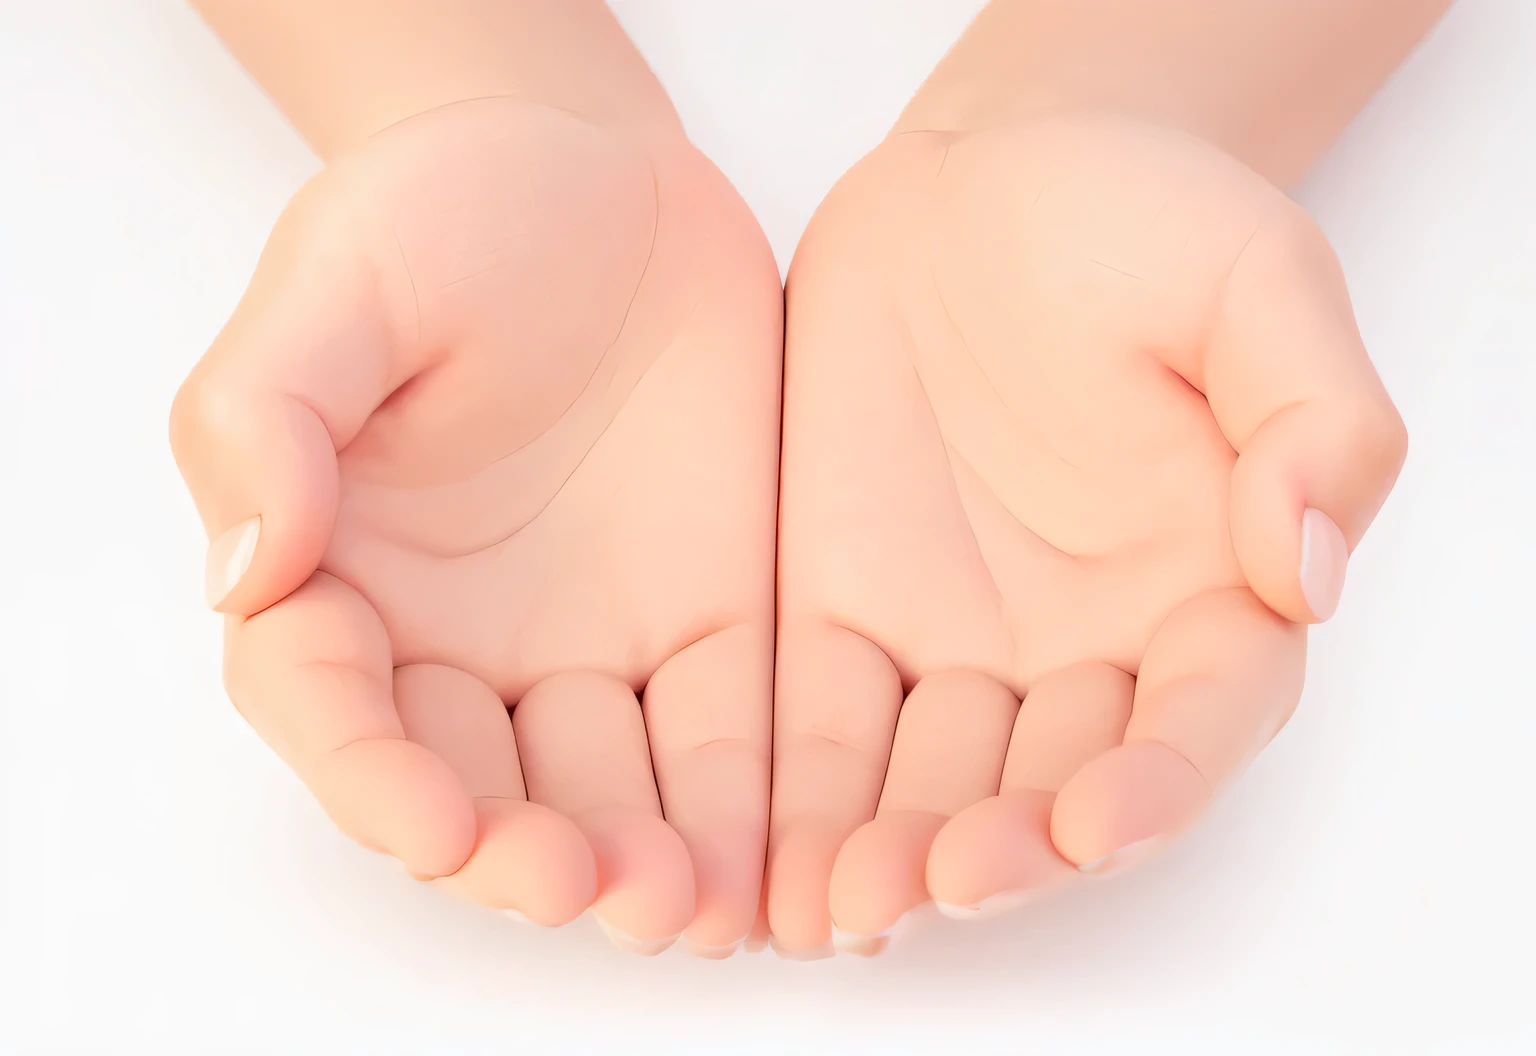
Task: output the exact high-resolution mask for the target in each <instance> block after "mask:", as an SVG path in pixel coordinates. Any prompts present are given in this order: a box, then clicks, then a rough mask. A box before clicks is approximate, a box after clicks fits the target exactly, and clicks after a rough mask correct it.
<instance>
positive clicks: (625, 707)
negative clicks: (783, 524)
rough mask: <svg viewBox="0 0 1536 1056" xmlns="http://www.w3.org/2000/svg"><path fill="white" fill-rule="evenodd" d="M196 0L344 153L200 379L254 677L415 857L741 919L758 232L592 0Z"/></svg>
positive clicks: (283, 727)
mask: <svg viewBox="0 0 1536 1056" xmlns="http://www.w3.org/2000/svg"><path fill="white" fill-rule="evenodd" d="M200 6H201V7H202V8H203V10H204V12H205V14H206V15H207V16H208V17H209V19H210V21H211V22H212V23H213V24H214V26H215V28H217V29H218V30H219V31H220V32H221V33H222V34H223V35H224V36H225V37H226V39H227V40H228V41H229V42H230V44H231V47H232V48H233V49H234V50H235V52H236V54H237V55H238V56H239V57H240V58H241V59H242V61H245V62H246V63H247V65H248V66H249V67H250V68H251V69H252V71H253V72H254V73H255V74H256V75H257V76H258V78H259V79H261V80H262V82H263V84H264V85H265V86H267V87H268V89H269V90H270V91H271V92H272V94H273V96H274V97H275V98H276V99H277V100H278V101H279V102H280V103H281V104H282V105H284V106H285V108H286V109H287V110H288V112H289V113H290V115H291V116H293V117H294V119H295V121H296V123H297V124H298V125H299V127H300V130H301V131H303V132H304V133H305V134H306V136H308V137H309V138H310V140H311V142H312V143H314V144H315V145H316V148H317V149H318V150H320V151H321V153H322V155H323V156H324V157H325V158H326V160H327V163H328V164H327V167H326V168H325V170H324V171H323V172H322V173H321V174H320V175H319V176H318V177H316V179H315V180H313V181H312V182H311V183H310V184H308V185H307V186H306V187H305V188H304V189H303V190H301V191H300V192H299V194H298V195H297V196H296V197H295V199H294V201H293V202H292V204H291V205H290V206H289V208H288V209H287V210H286V211H285V212H284V214H283V216H282V218H281V219H280V220H279V222H278V224H277V227H276V228H275V229H274V231H273V234H272V237H271V240H270V242H269V244H268V246H267V249H266V251H265V252H264V254H263V257H262V260H261V263H260V264H259V266H258V269H257V273H256V275H255V277H254V279H253V280H252V283H251V287H250V289H249V290H248V291H247V293H246V295H245V297H244V299H243V300H242V301H241V303H240V306H239V307H238V309H237V310H236V312H235V314H234V316H233V318H232V319H231V320H230V322H229V324H228V325H227V326H226V328H225V329H224V331H223V332H222V333H221V334H220V335H219V338H218V340H217V341H216V342H215V343H214V346H213V347H212V348H211V349H210V351H209V352H208V354H207V356H206V357H205V358H204V360H203V361H202V362H201V363H199V365H198V366H197V368H196V369H195V370H194V371H193V373H192V375H191V376H190V377H189V378H188V380H187V382H186V384H185V386H184V387H183V389H182V391H181V393H180V394H179V395H178V398H177V401H176V405H175V409H174V412H173V419H172V439H173V447H174V449H175V451H176V455H177V459H178V463H179V464H180V465H181V467H182V470H183V473H184V475H185V476H186V478H187V481H188V484H189V487H190V488H191V490H192V493H193V495H194V497H195V498H196V500H197V503H198V508H199V510H200V512H201V514H202V516H203V518H204V521H205V523H206V525H207V527H208V530H209V535H210V538H211V539H213V540H214V542H213V544H212V547H211V549H210V566H209V573H210V575H209V583H210V587H209V592H210V598H209V600H210V603H211V604H213V605H214V606H215V607H216V608H217V609H218V610H219V611H221V612H224V613H226V614H227V620H226V673H227V684H228V687H229V690H230V694H231V697H232V699H233V700H234V701H235V703H236V705H237V707H239V708H240V710H241V711H242V713H243V714H245V715H246V716H247V718H248V719H249V720H250V721H251V723H252V725H253V726H254V727H255V728H256V729H257V731H258V732H259V733H261V735H262V736H263V737H264V738H265V739H266V740H267V741H268V742H269V743H271V744H272V745H273V747H274V748H275V749H276V750H277V751H278V752H279V753H280V754H282V756H283V757H284V758H285V759H286V760H287V761H288V762H289V763H290V764H291V765H292V766H293V767H294V769H295V770H296V771H297V772H298V774H299V775H300V776H301V777H303V778H304V780H305V781H306V782H307V783H308V784H309V785H310V787H311V788H312V789H313V790H314V792H315V794H316V796H317V797H318V798H319V800H320V802H321V803H322V804H323V805H324V806H325V808H326V809H327V810H328V811H329V812H330V814H331V815H332V817H334V818H335V820H336V821H337V823H338V824H339V825H340V827H341V828H342V829H343V830H344V831H346V832H347V833H349V834H350V835H352V836H353V837H354V838H356V839H358V840H359V841H360V842H362V843H364V844H365V845H368V846H371V847H374V848H376V849H379V850H382V851H386V852H388V853H390V854H393V855H395V856H397V857H398V858H399V859H400V860H401V861H402V862H403V863H404V864H405V866H406V867H407V868H408V869H409V870H410V871H411V872H412V873H414V874H416V875H417V876H420V877H422V878H436V879H437V882H439V883H440V884H442V885H444V886H445V887H448V888H451V889H452V890H454V891H455V892H457V893H459V894H461V895H463V896H465V897H467V898H470V899H473V900H475V901H478V902H481V903H484V904H486V905H489V906H494V907H498V908H504V909H509V910H516V911H518V912H520V913H521V914H523V915H525V916H527V917H529V918H531V919H533V920H534V921H536V922H539V923H542V924H560V923H564V922H565V921H568V920H570V919H572V918H573V917H575V916H576V915H578V914H580V913H581V912H582V911H583V910H585V909H586V908H587V907H588V906H589V905H590V906H592V907H593V908H594V909H595V912H596V914H597V915H598V917H599V919H600V920H601V921H602V922H603V923H604V924H605V926H606V927H607V929H608V930H609V932H610V934H611V935H612V937H613V938H614V940H615V942H616V943H617V944H619V945H620V946H621V947H623V948H625V949H629V950H632V951H634V952H640V953H654V952H659V950H660V949H662V948H665V946H666V945H668V944H670V942H671V941H672V940H673V938H674V937H675V936H677V935H678V934H679V933H680V932H684V931H685V930H686V933H687V936H686V937H687V940H688V942H689V944H690V945H691V946H692V947H693V948H694V949H695V951H696V952H700V953H702V954H704V955H707V956H721V955H725V954H728V953H729V952H730V951H731V950H732V949H733V948H734V946H735V944H737V943H738V942H739V940H741V938H742V937H743V936H744V935H745V934H746V933H747V931H748V929H749V928H750V926H751V925H752V923H753V919H754V916H755V915H756V913H757V910H758V905H759V894H760V888H761V876H762V862H763V847H764V843H765V833H766V823H767V820H766V814H767V789H768V746H769V732H770V707H771V701H770V693H771V655H772V635H773V593H772V591H773V579H772V577H773V571H772V570H773V561H774V527H775V523H774V522H775V501H776V496H775V487H776V476H777V456H778V422H779V376H780V352H781V346H782V342H781V310H782V302H781V300H780V293H779V287H778V280H777V273H776V269H775V266H774V262H773V260H772V256H771V254H770V252H769V250H768V247H767V245H766V242H765V240H764V239H763V237H762V234H761V232H760V231H759V229H758V228H757V226H756V224H755V222H754V221H753V219H752V217H751V216H750V214H749V213H748V211H747V209H746V207H745V206H744V205H743V203H742V202H741V201H740V199H739V198H738V197H737V195H736V194H735V192H734V190H733V189H732V188H731V187H730V185H729V184H728V183H727V182H726V180H725V179H724V178H723V177H722V176H721V175H720V174H719V173H718V171H716V170H715V169H714V167H713V166H712V165H710V163H709V162H708V161H707V160H706V159H704V158H703V157H702V156H701V155H700V154H699V153H698V152H697V151H696V150H695V149H694V148H693V147H692V146H691V145H690V144H689V143H688V141H687V139H686V137H685V136H684V134H683V132H682V130H681V128H680V127H679V126H678V124H677V121H676V117H675V115H674V114H673V113H672V111H671V108H670V105H669V104H668V103H667V102H666V99H665V97H664V95H663V94H662V93H661V90H660V88H659V86H658V85H657V84H656V83H655V81H654V79H653V78H652V77H651V76H650V74H649V71H647V70H646V69H645V67H644V63H643V62H642V61H640V59H639V57H638V55H636V54H635V53H634V52H633V49H632V48H630V46H629V44H628V41H627V40H625V39H624V37H623V34H622V33H621V32H620V31H619V30H618V27H617V26H616V24H614V23H613V21H612V19H611V16H609V15H608V13H607V11H606V8H605V7H604V6H603V5H602V4H600V3H596V2H593V3H569V4H553V3H550V4H525V5H502V4H496V3H488V2H473V0H462V2H458V0H456V2H451V3H445V4H438V5H431V6H428V5H399V4H385V5H376V4H360V3H357V2H353V0H334V2H329V3H324V4H313V3H299V2H298V0H291V2H281V3H273V4H270V5H262V6H261V7H260V8H257V7H255V6H254V5H247V4H235V3H227V2H212V0H210V2H206V3H204V4H202V5H200ZM498 34H499V36H497V35H498ZM316 42H319V43H316ZM498 42H499V43H498ZM402 55H403V56H408V57H409V56H414V57H415V59H414V60H412V61H403V60H402V59H401V58H400V57H401V56H402Z"/></svg>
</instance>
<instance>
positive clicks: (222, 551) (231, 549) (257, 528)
mask: <svg viewBox="0 0 1536 1056" xmlns="http://www.w3.org/2000/svg"><path fill="white" fill-rule="evenodd" d="M260 535H261V518H260V517H252V518H251V519H250V520H248V521H241V522H240V523H239V524H237V525H235V526H234V527H233V528H229V529H227V530H225V531H224V532H223V534H221V535H220V536H219V537H218V538H217V539H215V540H214V541H213V542H212V543H211V544H210V545H209V547H208V563H207V565H206V567H205V568H204V570H203V591H204V593H205V595H206V597H207V599H208V607H209V608H211V609H216V608H218V607H219V604H220V603H221V602H223V600H224V599H225V598H227V597H229V592H230V591H232V590H234V589H235V585H236V584H237V583H239V582H240V577H241V576H244V575H245V570H246V569H248V568H250V567H251V558H253V557H255V556H256V540H257V538H259V537H260Z"/></svg>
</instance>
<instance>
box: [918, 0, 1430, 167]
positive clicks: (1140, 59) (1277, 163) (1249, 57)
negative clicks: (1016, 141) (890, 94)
mask: <svg viewBox="0 0 1536 1056" xmlns="http://www.w3.org/2000/svg"><path fill="white" fill-rule="evenodd" d="M1447 4H1448V0H1294V2H1287V3H1276V2H1274V0H993V2H992V3H990V4H988V5H987V7H986V8H985V9H983V11H982V12H981V14H980V15H978V16H977V18H976V21H975V22H974V23H973V24H972V25H971V27H970V28H969V29H968V30H967V31H966V32H965V34H964V35H963V36H962V37H961V38H960V40H959V41H958V42H957V43H956V45H955V47H954V48H953V49H952V50H951V51H950V53H949V54H948V55H946V56H945V58H944V59H943V61H941V62H940V63H939V65H938V67H937V68H936V69H935V70H934V72H933V75H932V76H931V77H930V78H929V80H928V81H927V83H925V84H924V85H923V87H922V88H921V89H920V90H919V91H918V93H917V95H916V96H915V97H914V98H913V100H912V102H911V103H910V104H909V105H908V107H907V109H906V110H905V111H904V112H903V114H902V116H901V118H900V120H898V122H897V125H896V129H895V131H897V132H902V131H913V130H917V129H924V128H927V129H935V130H949V131H976V130H979V129H983V128H988V127H995V126H996V125H999V124H1006V123H1011V122H1017V121H1021V120H1027V119H1028V118H1030V117H1031V116H1036V115H1041V114H1049V113H1059V112H1063V111H1097V112H1112V113H1118V114H1122V115H1125V116H1127V117H1131V118H1138V119H1141V120H1145V121H1150V122H1154V123H1158V124H1162V125H1167V126H1171V127H1174V128H1178V129H1180V130H1183V131H1185V132H1188V133H1190V134H1192V135H1195V136H1198V137H1200V138H1202V139H1205V140H1207V141H1209V142H1211V143H1212V144H1214V145H1215V146H1217V147H1219V148H1221V149H1222V150H1224V151H1226V152H1227V153H1228V154H1231V155H1232V156H1234V157H1236V158H1237V159H1238V160H1240V161H1242V162H1244V163H1245V164H1247V165H1248V166H1249V167H1251V168H1253V169H1254V170H1255V171H1257V172H1259V173H1260V174H1261V175H1263V176H1265V177H1266V178H1268V179H1269V180H1271V181H1272V182H1274V183H1276V184H1278V185H1280V186H1282V187H1286V186H1290V185H1291V184H1293V183H1294V182H1295V181H1296V180H1298V179H1299V178H1300V177H1301V176H1302V175H1303V174H1304V173H1305V172H1306V171H1307V169H1308V168H1310V167H1311V165H1312V164H1313V162H1315V161H1316V159H1317V158H1318V157H1319V156H1320V155H1321V154H1322V152H1323V151H1324V150H1326V149H1327V147H1328V145H1329V144H1330V143H1331V142H1332V141H1333V140H1334V138H1335V137H1336V136H1337V135H1338V134H1339V133H1340V132H1341V131H1342V130H1343V129H1344V127H1345V126H1346V125H1347V124H1348V123H1349V121H1350V120H1351V118H1353V116H1354V115H1355V113H1356V112H1357V111H1358V110H1359V109H1360V108H1361V107H1362V106H1364V105H1365V102H1366V100H1367V99H1369V98H1370V95H1371V94H1372V93H1373V92H1374V91H1375V90H1376V88H1377V87H1378V86H1379V85H1380V84H1381V82H1382V81H1383V80H1384V79H1385V78H1386V77H1387V75H1388V74H1389V73H1390V72H1391V70H1392V68H1393V67H1394V66H1396V65H1397V63H1398V62H1400V61H1401V60H1402V58H1403V56H1404V55H1406V54H1407V53H1408V51H1409V50H1410V49H1411V48H1412V47H1413V45H1414V43H1415V42H1417V41H1418V40H1419V38H1420V37H1422V36H1423V35H1424V33H1425V32H1427V31H1428V30H1429V28H1430V26H1431V25H1433V24H1434V22H1435V20H1436V19H1437V18H1438V17H1439V15H1440V14H1441V13H1442V12H1443V11H1444V9H1445V7H1446V6H1447Z"/></svg>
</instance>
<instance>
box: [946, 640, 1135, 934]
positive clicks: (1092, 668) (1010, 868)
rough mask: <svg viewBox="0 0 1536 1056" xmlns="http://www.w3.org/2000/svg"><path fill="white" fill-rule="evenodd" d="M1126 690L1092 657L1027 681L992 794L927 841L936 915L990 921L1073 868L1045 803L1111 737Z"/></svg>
mask: <svg viewBox="0 0 1536 1056" xmlns="http://www.w3.org/2000/svg"><path fill="white" fill-rule="evenodd" d="M1134 689H1135V680H1134V679H1133V678H1132V677H1131V676H1130V675H1128V674H1127V673H1126V672H1124V671H1121V670H1120V669H1118V668H1115V667H1113V666H1111V665H1109V664H1106V663H1100V662H1095V661H1089V662H1084V663H1080V664H1074V665H1072V666H1070V667H1065V668H1061V669H1060V670H1057V671H1053V672H1050V673H1048V674H1046V675H1043V676H1042V677H1041V678H1039V679H1038V680H1037V681H1036V682H1035V684H1034V685H1032V686H1030V687H1029V692H1028V693H1027V694H1026V695H1025V697H1024V702H1023V704H1022V705H1021V706H1020V708H1019V711H1018V718H1017V719H1016V720H1015V721H1014V723H1013V730H1012V734H1011V736H1010V738H1009V742H1008V756H1007V760H1006V762H1005V764H1004V766H1003V773H1002V779H1001V781H1000V782H999V789H998V792H997V794H996V795H995V796H991V797H988V798H986V799H983V800H981V801H980V802H978V803H976V804H975V805H973V806H971V807H969V808H967V809H966V810H963V811H961V812H960V813H958V814H956V815H955V817H954V818H952V819H951V820H950V821H949V823H948V824H946V825H945V826H944V828H942V829H941V830H939V833H938V835H937V836H936V837H935V838H934V841H933V848H932V850H931V851H930V853H929V856H928V867H927V886H928V891H929V894H931V895H932V896H933V899H934V901H935V903H936V904H937V905H938V908H939V911H940V912H941V913H943V914H944V915H945V916H948V917H953V918H955V919H958V920H979V919H986V918H990V917H992V916H996V915H997V914H999V913H1002V912H1006V911H1008V910H1011V909H1013V908H1015V907H1017V906H1019V905H1021V904H1023V903H1024V902H1027V901H1030V900H1031V899H1033V898H1036V897H1039V896H1040V895H1042V894H1045V893H1047V892H1049V891H1052V890H1054V889H1056V888H1058V887H1060V886H1061V885H1062V884H1064V883H1066V882H1068V881H1070V880H1072V879H1073V878H1074V877H1076V876H1077V875H1078V874H1077V870H1076V869H1075V868H1074V867H1073V865H1072V864H1071V863H1069V862H1067V861H1066V860H1065V859H1064V858H1062V857H1061V855H1060V854H1059V853H1057V851H1056V848H1055V847H1054V846H1053V845H1052V843H1051V834H1050V821H1051V808H1052V806H1053V805H1054V803H1055V799H1056V793H1057V791H1058V790H1059V789H1060V788H1061V787H1062V786H1063V785H1064V784H1065V783H1066V782H1067V781H1068V779H1069V778H1070V777H1071V776H1072V775H1073V774H1074V773H1076V772H1077V771H1078V770H1079V769H1080V768H1081V767H1083V766H1084V765H1085V764H1086V763H1088V762H1090V761H1091V760H1093V759H1095V758H1097V757H1098V756H1099V755H1101V754H1103V753H1104V752H1106V751H1108V750H1109V749H1111V748H1113V747H1114V746H1116V745H1118V744H1119V743H1120V741H1121V737H1122V736H1123V734H1124V732H1125V726H1126V722H1127V720H1128V719H1129V717H1130V713H1131V698H1132V694H1133V692H1134Z"/></svg>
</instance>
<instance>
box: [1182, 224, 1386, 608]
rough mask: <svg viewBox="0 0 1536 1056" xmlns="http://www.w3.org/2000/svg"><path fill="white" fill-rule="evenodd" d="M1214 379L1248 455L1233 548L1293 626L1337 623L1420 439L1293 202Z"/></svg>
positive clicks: (1218, 348) (1219, 339)
mask: <svg viewBox="0 0 1536 1056" xmlns="http://www.w3.org/2000/svg"><path fill="white" fill-rule="evenodd" d="M1203 372H1204V377H1203V378H1202V379H1201V383H1200V384H1199V385H1198V387H1199V388H1201V389H1202V391H1204V393H1205V395H1206V399H1207V400H1208V401H1209V403H1210V406H1211V411H1212V413H1213V414H1214V415H1215V417H1216V421H1217V424H1218V425H1219V426H1220V428H1221V430H1222V432H1223V433H1224V434H1225V435H1226V437H1227V440H1228V442H1229V443H1231V445H1232V447H1233V448H1234V449H1235V450H1236V451H1237V453H1238V458H1237V463H1236V465H1235V466H1234V468H1233V471H1232V492H1231V529H1232V542H1233V546H1234V548H1235V549H1236V552H1237V559H1238V562H1239V563H1240V564H1241V566H1242V569H1243V573H1244V575H1245V576H1246V577H1247V579H1248V582H1249V585H1250V586H1251V587H1252V588H1253V591H1254V593H1256V594H1257V595H1258V596H1259V597H1260V598H1261V599H1262V600H1263V601H1264V603H1265V604H1267V605H1268V606H1269V607H1270V608H1272V609H1274V610H1275V611H1276V612H1278V613H1279V614H1280V615H1282V616H1284V617H1286V618H1287V619H1289V620H1292V621H1293V622H1296V623H1314V622H1319V621H1322V620H1326V619H1328V618H1329V617H1330V616H1332V615H1333V612H1334V609H1335V608H1336V607H1337V605H1338V601H1339V595H1340V592H1341V591H1342V589H1343V585H1344V571H1345V565H1346V564H1347V562H1348V559H1349V554H1350V552H1351V551H1353V549H1354V547H1355V546H1356V544H1358V543H1359V541H1360V537H1361V536H1362V535H1364V534H1365V530H1366V528H1367V527H1368V526H1369V525H1370V523H1371V521H1372V520H1373V519H1374V518H1375V516H1376V513H1377V511H1378V510H1380V508H1381V504H1382V503H1383V502H1384V501H1385V500H1386V497H1387V493H1388V492H1389V491H1391V489H1392V485H1393V484H1394V483H1395V482H1396V480H1397V475H1398V472H1399V471H1400V470H1401V469H1402V465H1403V459H1404V458H1405V456H1406V454H1407V445H1408V440H1407V434H1406V432H1405V430H1404V427H1403V422H1402V419H1401V418H1400V417H1399V416H1398V413H1397V409H1396V408H1395V407H1393V405H1392V401H1391V399H1390V398H1389V397H1388V396H1387V393H1386V390H1385V389H1384V388H1383V387H1382V384H1381V379H1380V378H1379V377H1377V375H1376V371H1375V369H1374V368H1373V367H1372V366H1371V361H1370V359H1369V357H1368V356H1367V355H1366V352H1365V348H1364V345H1363V344H1362V342H1361V340H1360V332H1359V329H1358V328H1357V327H1356V325H1355V319H1354V313H1353V310H1352V309H1351V307H1350V303H1349V294H1348V292H1347V290H1346V288H1345V284H1344V275H1343V272H1342V269H1341V268H1340V267H1339V263H1338V260H1337V258H1336V257H1335V256H1334V254H1333V251H1332V249H1331V248H1330V247H1329V245H1328V243H1327V240H1326V239H1325V238H1324V237H1323V234H1322V232H1321V231H1320V230H1318V228H1317V227H1316V225H1315V224H1314V223H1313V222H1312V221H1311V219H1310V218H1309V217H1307V216H1306V215H1305V214H1304V213H1302V211H1301V210H1300V209H1299V208H1298V207H1296V206H1294V205H1292V204H1291V203H1289V202H1287V203H1286V208H1285V212H1284V214H1283V215H1282V216H1281V218H1280V219H1279V220H1278V221H1276V222H1272V223H1268V224H1266V225H1264V226H1261V227H1260V229H1259V231H1258V232H1257V233H1256V234H1255V235H1254V237H1253V238H1252V239H1251V240H1250V241H1249V243H1248V245H1247V247H1246V249H1245V250H1244V251H1243V252H1242V254H1241V255H1240V256H1239V258H1238V260H1237V263H1236V264H1235V266H1234V267H1233V270H1232V273H1231V276H1230V278H1229V280H1228V284H1227V289H1226V294H1225V297H1224V300H1223V303H1222V307H1221V314H1220V317H1219V319H1218V321H1217V324H1216V328H1215V331H1214V332H1213V334H1212V337H1211V341H1210V343H1209V345H1208V347H1207V349H1206V355H1205V361H1204V363H1203Z"/></svg>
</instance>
